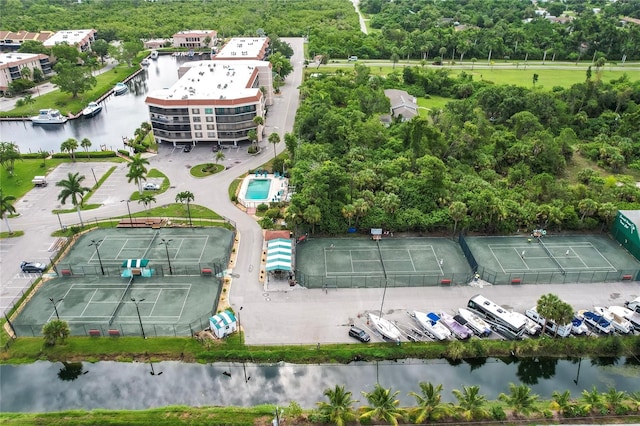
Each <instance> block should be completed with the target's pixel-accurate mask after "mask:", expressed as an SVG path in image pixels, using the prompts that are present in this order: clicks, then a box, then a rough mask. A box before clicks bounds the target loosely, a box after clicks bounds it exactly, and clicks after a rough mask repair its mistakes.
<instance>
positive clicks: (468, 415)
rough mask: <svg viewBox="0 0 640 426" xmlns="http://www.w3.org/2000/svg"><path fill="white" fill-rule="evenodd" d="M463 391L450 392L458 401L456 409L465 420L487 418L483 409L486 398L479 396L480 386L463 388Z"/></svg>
mask: <svg viewBox="0 0 640 426" xmlns="http://www.w3.org/2000/svg"><path fill="white" fill-rule="evenodd" d="M462 389H463V390H462V391H460V390H458V389H454V390H453V391H451V392H452V393H453V396H455V397H456V399H457V400H458V407H459V409H460V411H461V412H462V416H463V417H464V418H465V419H466V420H476V419H477V420H479V419H484V418H487V417H489V411H488V410H487V409H486V408H484V405H486V403H487V397H486V396H484V395H480V386H464V387H463V388H462Z"/></svg>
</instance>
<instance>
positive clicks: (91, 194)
mask: <svg viewBox="0 0 640 426" xmlns="http://www.w3.org/2000/svg"><path fill="white" fill-rule="evenodd" d="M116 168H117V167H116V166H113V167H111V168H110V169H109V170H107V172H106V173H105V174H104V175H102V177H101V178H100V180H99V181H98V183H96V184H95V185H94V186H93V188H91V191H89V192H88V193H87V195H85V197H84V202H85V203H86V202H87V201H89V199H90V198H91V196H93V194H95V192H96V191H97V190H98V188H100V186H102V184H103V183H104V182H105V181H106V180H107V179H109V176H111V174H112V173H113V172H114V171H115V170H116Z"/></svg>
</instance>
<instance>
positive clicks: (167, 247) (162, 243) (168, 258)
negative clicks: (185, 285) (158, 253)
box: [160, 238, 173, 275]
mask: <svg viewBox="0 0 640 426" xmlns="http://www.w3.org/2000/svg"><path fill="white" fill-rule="evenodd" d="M171 241H173V240H165V239H164V238H160V244H161V245H164V249H165V251H166V252H167V262H169V274H170V275H173V269H172V268H171V258H170V257H169V243H170V242H171Z"/></svg>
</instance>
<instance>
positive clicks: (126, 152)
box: [118, 149, 130, 157]
mask: <svg viewBox="0 0 640 426" xmlns="http://www.w3.org/2000/svg"><path fill="white" fill-rule="evenodd" d="M118 152H119V153H120V155H124V156H125V157H129V156H130V154H129V151H127V150H126V149H119V150H118Z"/></svg>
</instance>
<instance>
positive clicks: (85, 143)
mask: <svg viewBox="0 0 640 426" xmlns="http://www.w3.org/2000/svg"><path fill="white" fill-rule="evenodd" d="M80 146H81V147H82V148H84V152H86V153H87V155H88V156H89V157H90V155H89V148H91V141H90V140H89V138H84V139H82V140H81V141H80Z"/></svg>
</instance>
